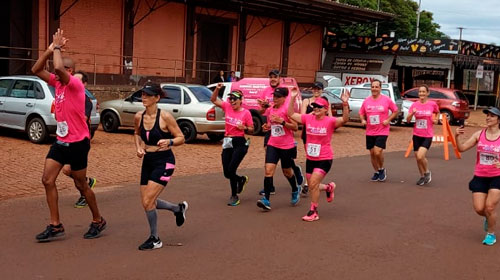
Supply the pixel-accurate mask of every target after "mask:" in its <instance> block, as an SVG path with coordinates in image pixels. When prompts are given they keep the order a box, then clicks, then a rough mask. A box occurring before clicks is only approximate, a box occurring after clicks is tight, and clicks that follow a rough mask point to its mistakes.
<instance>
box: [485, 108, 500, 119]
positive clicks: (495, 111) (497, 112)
mask: <svg viewBox="0 0 500 280" xmlns="http://www.w3.org/2000/svg"><path fill="white" fill-rule="evenodd" d="M483 113H485V114H488V113H492V114H493V115H495V116H498V117H500V110H499V109H498V108H497V107H490V108H488V109H484V110H483Z"/></svg>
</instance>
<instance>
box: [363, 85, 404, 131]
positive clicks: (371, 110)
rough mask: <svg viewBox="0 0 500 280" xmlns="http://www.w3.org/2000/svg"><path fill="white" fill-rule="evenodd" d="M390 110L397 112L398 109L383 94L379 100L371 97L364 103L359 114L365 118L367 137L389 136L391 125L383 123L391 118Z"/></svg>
mask: <svg viewBox="0 0 500 280" xmlns="http://www.w3.org/2000/svg"><path fill="white" fill-rule="evenodd" d="M389 109H390V110H391V111H392V112H395V111H397V110H398V107H397V106H396V104H394V102H392V100H391V99H390V98H389V97H387V96H385V95H382V94H380V95H379V97H378V98H377V99H373V97H372V96H371V95H370V96H368V97H367V98H366V99H365V101H363V105H361V109H359V114H360V115H364V116H365V119H366V135H368V136H376V135H389V128H390V125H389V124H388V125H383V124H382V122H383V121H385V120H387V119H388V118H389Z"/></svg>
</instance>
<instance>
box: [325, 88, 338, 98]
mask: <svg viewBox="0 0 500 280" xmlns="http://www.w3.org/2000/svg"><path fill="white" fill-rule="evenodd" d="M324 92H329V93H331V94H333V95H335V96H337V97H339V96H340V95H341V94H342V89H340V88H326V89H325V90H324Z"/></svg>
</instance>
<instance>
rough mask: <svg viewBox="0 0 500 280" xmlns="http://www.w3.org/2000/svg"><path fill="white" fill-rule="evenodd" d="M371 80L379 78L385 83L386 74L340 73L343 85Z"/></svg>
mask: <svg viewBox="0 0 500 280" xmlns="http://www.w3.org/2000/svg"><path fill="white" fill-rule="evenodd" d="M373 80H380V81H381V82H382V83H387V76H382V75H365V74H349V73H346V74H342V83H343V84H344V86H354V85H359V84H365V83H371V82H372V81H373Z"/></svg>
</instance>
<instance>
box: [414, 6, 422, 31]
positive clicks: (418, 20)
mask: <svg viewBox="0 0 500 280" xmlns="http://www.w3.org/2000/svg"><path fill="white" fill-rule="evenodd" d="M421 2H422V0H418V9H417V31H416V32H415V38H417V39H418V33H419V31H420V30H419V27H420V4H421Z"/></svg>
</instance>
